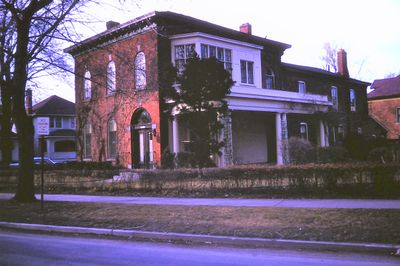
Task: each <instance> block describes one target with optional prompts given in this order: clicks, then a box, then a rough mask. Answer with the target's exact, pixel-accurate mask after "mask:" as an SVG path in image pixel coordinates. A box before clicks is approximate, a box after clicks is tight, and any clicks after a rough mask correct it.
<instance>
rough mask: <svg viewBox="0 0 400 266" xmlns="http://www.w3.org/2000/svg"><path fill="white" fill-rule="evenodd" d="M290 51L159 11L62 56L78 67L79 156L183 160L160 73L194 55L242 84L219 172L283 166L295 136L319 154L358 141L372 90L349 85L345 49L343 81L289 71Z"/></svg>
mask: <svg viewBox="0 0 400 266" xmlns="http://www.w3.org/2000/svg"><path fill="white" fill-rule="evenodd" d="M290 47H291V46H290V45H288V44H285V43H281V42H277V41H273V40H269V39H266V38H261V37H258V36H254V35H252V32H251V25H250V24H248V23H246V24H243V25H241V26H240V30H239V31H236V30H232V29H228V28H224V27H221V26H218V25H215V24H212V23H209V22H205V21H201V20H198V19H195V18H192V17H188V16H184V15H181V14H176V13H172V12H153V13H150V14H147V15H144V16H142V17H139V18H136V19H134V20H132V21H129V22H126V23H124V24H118V23H116V22H112V21H110V22H108V23H107V30H106V31H105V32H103V33H100V34H98V35H95V36H93V37H91V38H89V39H87V40H84V41H82V42H80V43H78V44H76V45H74V46H71V47H69V48H67V49H66V52H67V53H70V54H71V55H72V56H73V57H74V59H75V73H76V75H75V91H76V107H77V132H78V145H77V149H78V157H79V159H80V160H94V161H104V160H110V161H113V162H114V163H119V164H121V165H123V166H126V167H133V168H146V167H153V166H159V165H160V163H161V160H162V153H163V152H164V151H166V150H168V151H170V152H173V153H179V152H181V151H184V149H185V142H187V141H189V140H190V136H189V132H188V131H189V130H188V129H187V128H186V127H185V121H183V120H181V119H180V118H179V114H175V116H174V117H173V118H172V119H171V118H170V117H169V116H167V115H165V114H164V113H163V112H162V110H163V102H162V99H161V97H160V89H162V84H163V70H165V67H166V66H167V65H168V64H170V63H173V64H174V65H175V66H177V67H178V69H180V68H182V67H183V66H184V64H185V60H186V59H187V58H188V57H190V56H191V55H193V54H194V52H196V53H197V54H198V55H199V56H200V57H202V58H207V57H210V56H215V57H216V58H217V59H219V60H220V61H221V62H223V63H224V65H225V67H226V68H227V69H229V70H230V71H231V73H232V78H233V80H234V81H235V82H236V83H235V85H234V86H233V87H232V88H231V94H230V95H228V96H227V99H226V100H227V102H228V104H229V110H230V113H229V115H228V116H227V117H225V118H224V122H225V127H224V132H223V134H221V135H223V136H224V141H225V147H224V148H223V150H222V156H219V157H218V158H216V163H217V165H219V166H227V165H232V164H242V163H265V162H268V163H278V164H281V163H284V149H283V148H282V147H283V145H282V143H284V142H285V140H286V139H288V138H289V137H296V136H297V137H301V138H305V139H308V140H309V141H311V142H312V143H314V144H316V145H319V146H323V147H325V146H330V145H340V143H341V141H342V140H343V138H344V136H345V134H348V133H350V132H356V133H357V132H358V133H360V132H362V130H363V121H364V120H365V119H366V118H367V117H368V112H367V110H368V109H367V108H368V106H367V96H366V87H367V86H368V85H369V83H366V82H363V81H359V80H356V79H352V78H350V77H349V73H348V70H347V56H346V52H345V51H344V50H340V51H339V53H338V69H339V71H338V73H331V72H329V71H324V70H321V69H318V68H312V67H305V66H299V65H293V64H288V63H283V62H282V61H281V56H282V55H283V53H284V52H285V50H286V49H288V48H290Z"/></svg>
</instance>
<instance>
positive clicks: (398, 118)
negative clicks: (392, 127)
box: [396, 107, 400, 123]
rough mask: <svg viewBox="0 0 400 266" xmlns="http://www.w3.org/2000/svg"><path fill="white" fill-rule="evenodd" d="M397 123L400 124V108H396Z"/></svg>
mask: <svg viewBox="0 0 400 266" xmlns="http://www.w3.org/2000/svg"><path fill="white" fill-rule="evenodd" d="M396 121H397V123H400V107H397V108H396Z"/></svg>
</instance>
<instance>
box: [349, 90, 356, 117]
mask: <svg viewBox="0 0 400 266" xmlns="http://www.w3.org/2000/svg"><path fill="white" fill-rule="evenodd" d="M349 104H350V111H351V112H355V111H356V110H357V97H356V91H355V90H354V89H350V91H349Z"/></svg>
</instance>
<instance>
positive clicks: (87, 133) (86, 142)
mask: <svg viewBox="0 0 400 266" xmlns="http://www.w3.org/2000/svg"><path fill="white" fill-rule="evenodd" d="M83 157H84V158H85V159H91V158H92V125H91V124H90V123H89V124H86V125H85V127H84V129H83Z"/></svg>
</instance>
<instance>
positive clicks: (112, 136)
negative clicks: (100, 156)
mask: <svg viewBox="0 0 400 266" xmlns="http://www.w3.org/2000/svg"><path fill="white" fill-rule="evenodd" d="M107 146H108V149H107V151H108V158H115V156H116V154H117V123H115V120H114V118H111V119H110V120H108V145H107Z"/></svg>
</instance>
